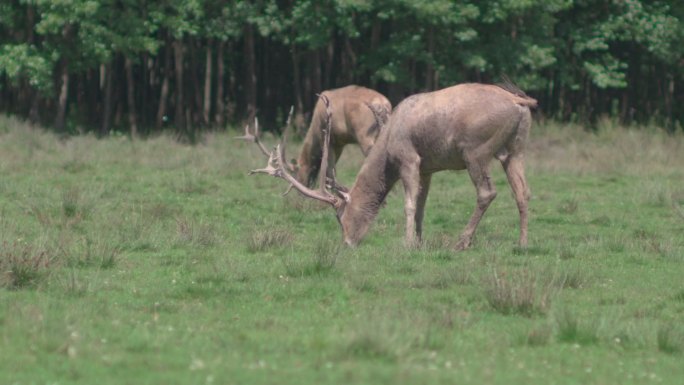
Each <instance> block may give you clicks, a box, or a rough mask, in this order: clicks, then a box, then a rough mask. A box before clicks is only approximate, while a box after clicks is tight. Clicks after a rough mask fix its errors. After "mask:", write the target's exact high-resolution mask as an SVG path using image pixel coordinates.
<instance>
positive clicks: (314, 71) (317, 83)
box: [310, 49, 323, 94]
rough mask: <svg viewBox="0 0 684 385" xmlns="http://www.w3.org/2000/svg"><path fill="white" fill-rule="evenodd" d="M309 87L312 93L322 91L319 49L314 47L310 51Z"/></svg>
mask: <svg viewBox="0 0 684 385" xmlns="http://www.w3.org/2000/svg"><path fill="white" fill-rule="evenodd" d="M310 63H311V66H312V68H311V72H310V73H311V87H312V88H313V92H314V93H317V94H319V93H321V92H322V91H323V84H322V82H321V77H322V74H321V50H320V49H314V50H313V52H312V53H311V61H310Z"/></svg>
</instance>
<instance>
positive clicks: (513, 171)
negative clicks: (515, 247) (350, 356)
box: [501, 155, 530, 247]
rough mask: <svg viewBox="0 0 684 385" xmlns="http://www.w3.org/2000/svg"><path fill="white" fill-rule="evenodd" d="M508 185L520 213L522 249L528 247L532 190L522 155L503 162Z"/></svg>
mask: <svg viewBox="0 0 684 385" xmlns="http://www.w3.org/2000/svg"><path fill="white" fill-rule="evenodd" d="M501 164H502V165H503V168H504V171H506V177H508V184H510V185H511V189H512V190H513V196H514V197H515V203H516V204H517V205H518V212H519V213H520V240H519V244H520V247H527V202H528V201H529V199H530V190H529V187H528V185H527V180H526V179H525V163H524V158H523V157H522V156H521V155H514V156H510V157H508V158H506V159H505V160H504V161H502V162H501Z"/></svg>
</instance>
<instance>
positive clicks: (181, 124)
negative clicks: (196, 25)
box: [173, 40, 186, 131]
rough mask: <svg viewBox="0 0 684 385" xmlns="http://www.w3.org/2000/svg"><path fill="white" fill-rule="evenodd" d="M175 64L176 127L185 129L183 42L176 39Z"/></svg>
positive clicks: (174, 43) (174, 46)
mask: <svg viewBox="0 0 684 385" xmlns="http://www.w3.org/2000/svg"><path fill="white" fill-rule="evenodd" d="M173 53H174V59H175V60H174V64H175V70H176V106H175V112H176V118H175V124H176V128H177V129H179V130H182V131H184V130H185V123H186V122H185V119H184V116H183V115H184V114H183V113H184V111H183V110H184V103H183V42H182V41H181V40H175V41H174V42H173Z"/></svg>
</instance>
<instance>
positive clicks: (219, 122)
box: [215, 41, 225, 127]
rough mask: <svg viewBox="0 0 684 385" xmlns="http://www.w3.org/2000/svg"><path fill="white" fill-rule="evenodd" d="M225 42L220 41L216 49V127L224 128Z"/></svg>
mask: <svg viewBox="0 0 684 385" xmlns="http://www.w3.org/2000/svg"><path fill="white" fill-rule="evenodd" d="M224 46H225V42H223V41H220V42H219V43H218V47H217V49H216V102H215V105H216V118H215V122H216V126H218V127H223V122H224V115H223V114H224V105H223V75H224V64H223V49H224Z"/></svg>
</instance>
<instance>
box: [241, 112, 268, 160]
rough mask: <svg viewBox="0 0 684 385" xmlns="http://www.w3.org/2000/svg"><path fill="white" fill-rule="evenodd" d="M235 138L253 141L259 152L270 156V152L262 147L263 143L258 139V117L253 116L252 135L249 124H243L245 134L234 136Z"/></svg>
mask: <svg viewBox="0 0 684 385" xmlns="http://www.w3.org/2000/svg"><path fill="white" fill-rule="evenodd" d="M235 139H242V140H247V141H250V142H254V143H256V144H257V146H259V149H260V150H261V152H262V153H263V154H264V155H266V156H270V152H269V151H268V150H267V149H266V147H264V145H263V143H261V140H260V139H259V119H257V118H256V116H255V117H254V134H253V135H252V134H251V133H250V132H249V124H247V125H246V126H245V134H244V135H242V136H236V137H235Z"/></svg>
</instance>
